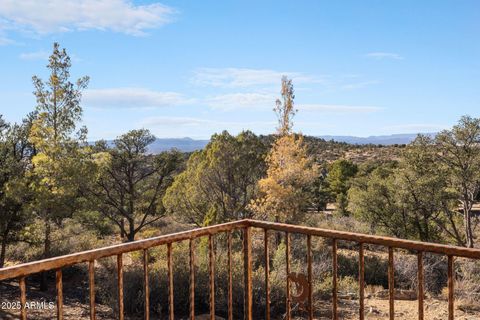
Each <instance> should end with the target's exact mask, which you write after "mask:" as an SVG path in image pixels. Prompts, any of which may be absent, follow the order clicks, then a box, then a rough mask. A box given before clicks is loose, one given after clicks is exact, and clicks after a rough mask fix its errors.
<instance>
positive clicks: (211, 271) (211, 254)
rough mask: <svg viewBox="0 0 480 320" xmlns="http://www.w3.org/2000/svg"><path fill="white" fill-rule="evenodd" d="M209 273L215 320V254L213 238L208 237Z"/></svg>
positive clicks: (211, 302)
mask: <svg viewBox="0 0 480 320" xmlns="http://www.w3.org/2000/svg"><path fill="white" fill-rule="evenodd" d="M208 257H209V259H208V261H209V263H208V265H209V268H208V272H209V280H210V320H215V252H214V247H213V236H212V235H209V236H208Z"/></svg>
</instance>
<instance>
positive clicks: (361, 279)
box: [358, 242, 365, 320]
mask: <svg viewBox="0 0 480 320" xmlns="http://www.w3.org/2000/svg"><path fill="white" fill-rule="evenodd" d="M358 264H359V268H358V284H359V287H360V292H359V304H360V307H359V313H360V320H363V319H365V305H364V296H365V257H364V248H363V243H362V242H360V248H359V251H358Z"/></svg>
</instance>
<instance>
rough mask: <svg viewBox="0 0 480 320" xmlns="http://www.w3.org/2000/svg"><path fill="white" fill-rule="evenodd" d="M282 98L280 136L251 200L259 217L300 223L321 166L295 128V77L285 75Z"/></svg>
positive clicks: (277, 107)
mask: <svg viewBox="0 0 480 320" xmlns="http://www.w3.org/2000/svg"><path fill="white" fill-rule="evenodd" d="M281 95H282V99H281V100H280V99H278V100H277V101H276V106H275V109H274V111H275V113H276V114H277V117H278V122H279V126H278V128H277V139H276V140H275V142H274V143H273V146H272V148H271V150H270V152H269V154H268V156H267V158H266V162H267V166H268V169H267V176H266V177H265V178H263V179H261V180H260V181H259V182H258V185H259V189H260V196H259V198H257V199H256V200H254V201H252V203H251V204H250V209H251V210H253V211H254V212H255V213H256V217H257V218H260V219H266V220H274V221H276V222H290V223H297V222H299V221H301V220H302V218H303V217H304V214H305V213H306V211H307V209H308V207H309V206H310V202H309V192H308V187H309V186H310V185H311V184H312V183H313V182H314V180H315V178H317V176H318V174H319V173H318V171H319V170H318V166H317V164H316V163H315V161H314V159H313V157H311V156H310V155H308V153H307V148H306V146H305V144H304V142H303V136H302V135H301V134H295V133H293V131H292V127H293V122H292V118H293V116H294V115H295V113H296V112H297V110H295V108H294V98H295V95H294V90H293V84H292V80H291V79H288V78H287V77H285V76H284V77H282V91H281Z"/></svg>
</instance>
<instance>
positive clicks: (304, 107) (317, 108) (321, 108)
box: [296, 104, 383, 114]
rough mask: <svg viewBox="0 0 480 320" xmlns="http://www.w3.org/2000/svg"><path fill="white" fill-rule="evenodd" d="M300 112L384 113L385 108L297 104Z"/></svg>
mask: <svg viewBox="0 0 480 320" xmlns="http://www.w3.org/2000/svg"><path fill="white" fill-rule="evenodd" d="M296 107H297V108H298V109H299V110H300V111H311V112H324V113H342V114H343V113H372V112H378V111H382V110H383V108H380V107H372V106H352V105H338V104H297V106H296Z"/></svg>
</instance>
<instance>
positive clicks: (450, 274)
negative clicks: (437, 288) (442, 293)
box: [448, 255, 455, 320]
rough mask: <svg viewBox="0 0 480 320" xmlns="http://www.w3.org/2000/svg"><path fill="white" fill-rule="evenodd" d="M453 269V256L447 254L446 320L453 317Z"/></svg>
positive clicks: (450, 319)
mask: <svg viewBox="0 0 480 320" xmlns="http://www.w3.org/2000/svg"><path fill="white" fill-rule="evenodd" d="M454 285H455V284H454V270H453V256H450V255H449V256H448V320H453V319H454V299H455V295H454Z"/></svg>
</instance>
